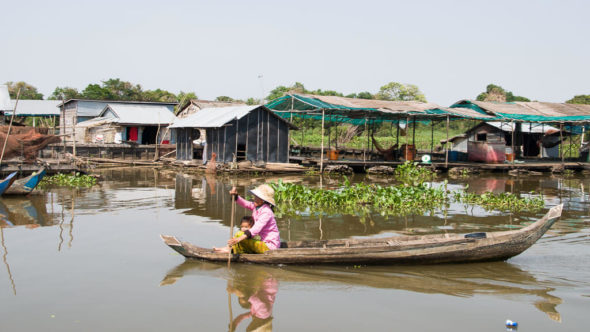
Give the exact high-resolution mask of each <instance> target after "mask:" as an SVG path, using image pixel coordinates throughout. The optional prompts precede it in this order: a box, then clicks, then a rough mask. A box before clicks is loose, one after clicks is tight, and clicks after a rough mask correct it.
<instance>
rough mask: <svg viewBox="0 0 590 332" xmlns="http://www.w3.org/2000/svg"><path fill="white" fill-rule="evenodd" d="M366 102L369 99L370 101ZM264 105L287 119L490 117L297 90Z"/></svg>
mask: <svg viewBox="0 0 590 332" xmlns="http://www.w3.org/2000/svg"><path fill="white" fill-rule="evenodd" d="M347 99H348V98H347ZM365 102H368V103H371V102H370V101H365ZM379 102H385V101H375V103H379ZM392 103H395V102H392ZM265 106H266V107H267V108H269V109H272V110H273V111H274V112H275V113H276V114H278V115H279V116H281V117H283V118H286V119H290V118H292V117H299V118H305V119H316V120H321V119H322V112H324V120H325V121H331V122H340V123H350V124H353V125H362V124H365V123H382V122H405V121H406V119H407V118H411V120H412V121H416V120H417V119H420V120H423V121H424V120H429V119H432V118H441V117H445V116H446V115H449V116H451V117H453V118H457V117H458V118H469V119H481V120H484V119H485V120H489V118H490V117H489V116H486V115H485V113H484V114H483V115H482V116H481V117H478V116H468V115H461V114H457V113H455V112H449V111H447V110H444V109H441V108H432V109H421V110H419V111H411V110H406V111H401V110H400V111H390V110H383V109H380V108H377V107H351V106H345V105H340V104H335V103H328V102H326V101H322V100H320V99H318V98H313V97H309V96H302V95H298V94H290V95H286V96H283V97H281V98H277V99H275V100H273V101H271V102H269V103H268V104H266V105H265ZM406 108H407V106H406ZM421 122H422V121H421ZM426 122H428V121H426Z"/></svg>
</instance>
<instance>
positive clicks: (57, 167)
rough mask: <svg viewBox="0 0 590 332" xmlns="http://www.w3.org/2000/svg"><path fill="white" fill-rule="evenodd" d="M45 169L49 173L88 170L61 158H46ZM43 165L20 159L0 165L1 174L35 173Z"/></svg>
mask: <svg viewBox="0 0 590 332" xmlns="http://www.w3.org/2000/svg"><path fill="white" fill-rule="evenodd" d="M44 161H45V162H46V164H44V166H45V169H46V170H47V174H56V173H71V172H82V173H84V172H85V171H86V170H85V169H83V168H81V167H79V166H77V165H76V163H75V162H72V161H70V160H59V159H46V160H44ZM41 166H42V165H40V164H25V163H22V162H20V161H14V160H6V161H3V162H2V165H0V174H2V175H6V174H8V173H12V172H22V173H24V174H29V173H33V172H36V171H38V170H39V168H41Z"/></svg>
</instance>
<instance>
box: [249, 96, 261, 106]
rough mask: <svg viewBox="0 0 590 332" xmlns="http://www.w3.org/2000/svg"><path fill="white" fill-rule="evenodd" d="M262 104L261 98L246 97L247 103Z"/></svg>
mask: <svg viewBox="0 0 590 332" xmlns="http://www.w3.org/2000/svg"><path fill="white" fill-rule="evenodd" d="M260 104H262V103H261V102H260V99H256V98H252V97H250V98H248V99H246V105H260Z"/></svg>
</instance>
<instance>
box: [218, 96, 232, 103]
mask: <svg viewBox="0 0 590 332" xmlns="http://www.w3.org/2000/svg"><path fill="white" fill-rule="evenodd" d="M215 100H216V101H222V102H226V103H232V102H234V101H235V100H234V99H233V98H232V97H228V96H219V97H217V98H215Z"/></svg>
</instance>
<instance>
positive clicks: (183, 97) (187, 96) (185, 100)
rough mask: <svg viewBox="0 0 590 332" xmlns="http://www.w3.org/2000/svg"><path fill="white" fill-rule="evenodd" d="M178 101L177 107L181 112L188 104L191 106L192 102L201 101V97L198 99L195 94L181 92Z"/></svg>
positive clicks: (177, 96)
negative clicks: (194, 100)
mask: <svg viewBox="0 0 590 332" xmlns="http://www.w3.org/2000/svg"><path fill="white" fill-rule="evenodd" d="M176 99H177V100H178V103H179V104H178V106H177V107H178V109H179V110H181V109H183V108H185V107H186V106H187V105H188V104H190V102H191V100H193V99H199V97H197V94H196V93H194V92H184V91H180V92H179V93H178V95H176Z"/></svg>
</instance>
